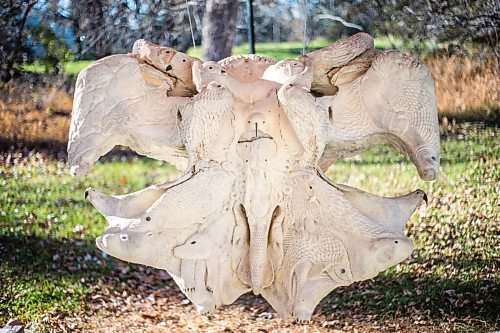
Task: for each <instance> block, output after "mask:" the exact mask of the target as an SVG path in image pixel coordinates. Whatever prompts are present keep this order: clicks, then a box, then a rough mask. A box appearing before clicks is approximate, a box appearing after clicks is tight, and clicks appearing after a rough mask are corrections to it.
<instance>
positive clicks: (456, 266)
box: [0, 124, 500, 332]
mask: <svg viewBox="0 0 500 333" xmlns="http://www.w3.org/2000/svg"><path fill="white" fill-rule="evenodd" d="M442 143H443V147H442V156H443V157H442V175H441V177H440V178H439V180H438V181H436V182H431V183H426V182H423V181H421V180H420V179H419V178H418V176H417V173H416V171H415V168H414V167H413V166H412V165H411V164H410V163H409V161H408V160H407V159H406V158H404V157H402V156H401V155H397V154H395V153H393V152H391V151H389V150H388V149H387V148H385V147H379V148H374V149H372V150H371V151H369V152H367V153H364V154H363V155H361V156H358V157H355V158H351V159H350V160H348V161H343V162H341V163H338V164H336V165H334V166H332V167H331V168H330V170H329V172H328V175H329V176H330V177H331V178H332V179H334V180H335V181H337V182H340V183H345V184H349V185H352V186H355V187H358V188H361V189H363V190H367V191H369V192H372V193H376V194H379V195H397V194H403V193H407V192H409V191H412V190H414V189H417V188H421V189H423V190H425V191H426V192H427V194H428V196H429V204H428V205H423V206H422V207H420V209H419V210H418V211H417V212H416V213H415V214H414V215H413V217H412V219H411V221H410V222H409V223H408V226H407V228H406V233H407V235H409V237H410V238H411V239H412V240H413V241H414V242H415V245H416V246H415V251H414V253H413V254H412V256H411V257H410V258H409V259H408V260H406V261H405V262H403V263H402V264H399V265H397V266H395V267H394V268H391V269H389V270H388V271H386V272H384V273H382V274H380V275H379V276H377V277H376V278H375V279H373V280H370V281H366V282H361V283H355V284H354V285H352V286H349V287H343V288H339V289H337V290H335V291H333V292H332V293H331V294H330V295H329V296H328V297H327V298H325V299H324V300H323V301H322V302H321V304H320V305H319V306H318V308H317V309H316V312H315V315H314V320H313V322H312V323H311V330H312V331H323V330H324V331H327V330H330V329H332V330H333V329H346V328H349V327H350V328H355V329H358V330H360V332H365V331H370V332H371V331H373V332H378V331H391V330H392V331H393V330H397V329H398V328H397V326H398V325H399V326H398V327H399V330H403V331H407V332H413V331H415V332H416V331H420V332H443V331H446V330H448V331H453V332H455V331H457V332H491V331H492V330H495V329H500V327H499V326H498V309H499V308H500V302H499V301H500V297H499V294H500V290H499V288H500V276H499V251H500V246H499V243H498V235H499V234H500V224H499V221H500V212H499V202H498V198H499V187H498V186H499V185H498V184H500V169H499V168H498V162H499V158H500V149H499V147H500V140H499V137H498V130H497V128H491V127H486V128H485V127H482V126H478V125H469V124H463V125H460V126H454V127H450V128H449V130H446V131H445V132H444V133H443V136H442ZM0 158H1V160H0V185H1V190H0V327H2V325H4V324H5V323H6V322H7V321H8V320H9V318H16V319H18V320H20V321H21V322H22V323H24V324H29V328H30V329H31V330H33V331H36V332H45V331H47V332H49V331H51V330H52V331H58V330H59V329H60V328H61V327H65V328H66V329H68V328H71V329H72V330H71V331H78V330H83V331H96V330H97V331H99V329H98V328H96V327H97V326H95V325H98V323H101V325H104V324H102V323H103V322H104V323H106V322H107V321H106V320H108V323H113V324H116V323H117V322H119V321H120V320H123V321H124V322H125V321H126V320H127V318H135V317H133V316H138V318H139V319H137V320H138V322H137V323H136V325H139V327H153V328H154V327H157V330H156V329H154V330H152V331H151V332H155V331H160V330H159V329H160V327H164V326H165V325H167V327H168V325H172V327H184V326H183V325H184V324H185V325H187V326H186V327H187V328H186V327H185V329H186V330H187V329H188V328H189V327H191V328H192V329H194V330H195V331H196V330H197V329H198V330H203V331H205V330H207V329H208V328H212V329H213V330H214V331H218V330H222V329H221V326H214V325H216V324H215V323H220V321H221V320H224V321H225V322H226V324H225V325H226V326H225V327H226V328H228V327H229V328H231V327H235V329H236V330H238V331H241V330H255V329H257V328H262V329H269V328H270V327H271V328H272V327H273V325H281V324H279V321H278V319H277V318H276V314H275V313H274V312H273V311H272V310H271V309H270V308H269V306H267V305H266V304H265V302H263V301H262V299H261V298H259V297H256V296H250V295H248V296H244V297H242V299H240V300H238V301H237V303H236V304H234V305H231V306H227V307H224V308H222V309H220V310H218V314H215V315H213V316H211V317H210V316H209V317H207V316H199V315H197V314H196V313H195V312H194V310H193V307H192V305H187V304H186V303H184V304H183V305H181V303H180V302H181V301H182V299H183V297H182V295H181V293H180V291H179V290H178V288H177V287H176V286H175V285H174V284H173V282H172V281H171V280H169V279H168V276H167V277H166V276H165V274H164V273H163V272H161V271H159V270H156V269H151V268H145V267H143V266H138V265H132V264H127V263H123V262H121V261H119V260H115V259H113V258H110V257H108V256H106V255H104V254H103V253H101V252H100V251H99V250H98V249H97V248H96V246H95V245H94V239H95V237H96V236H98V235H100V234H101V233H102V232H103V231H104V229H105V221H104V218H103V217H102V216H101V215H100V214H98V213H97V211H96V210H95V209H94V208H93V207H92V206H91V204H90V203H89V202H88V201H86V200H84V198H83V192H84V190H85V188H87V187H89V186H92V187H94V188H99V189H103V190H105V191H107V192H108V193H128V192H131V191H136V190H139V189H142V188H144V187H145V186H148V185H150V184H153V183H156V182H160V181H164V180H167V179H173V178H175V177H176V176H178V175H179V172H178V171H177V170H176V169H175V168H173V167H171V166H169V165H168V164H165V163H160V162H156V161H152V160H149V159H146V158H136V157H133V158H128V159H127V160H122V159H120V158H117V157H110V158H108V161H107V162H105V163H99V164H98V165H96V167H95V168H94V169H93V171H92V173H91V174H90V175H89V176H87V177H84V178H72V177H71V176H69V173H68V168H67V166H66V164H65V163H64V162H63V161H57V160H51V159H48V158H46V157H44V156H43V155H42V154H40V153H31V154H30V155H29V156H28V157H23V156H21V154H17V153H3V155H1V157H0ZM144 309H150V310H148V311H147V313H146V314H145V312H144V311H145V310H144ZM127 311H129V312H127ZM155 311H156V312H155ZM241 312H243V313H241ZM152 313H154V315H153V314H152ZM233 317H234V318H233ZM200 318H201V319H200ZM203 318H208V320H207V319H203ZM222 318H223V319H222ZM244 318H250V319H251V320H250V321H249V322H242V323H240V324H238V325H236V324H234V322H233V319H234V321H241V320H245V319H244ZM263 318H264V319H263ZM186 323H187V324H186ZM227 323H229V324H227ZM231 323H232V324H231ZM233 324H234V325H235V326H234V325H233ZM110 325H111V324H110ZM130 325H132V324H130ZM148 325H149V326H148ZM155 325H156V326H155ZM162 325H163V326H162ZM189 325H191V326H189ZM210 325H212V326H210ZM217 325H219V324H217ZM228 325H229V326H228ZM231 325H233V326H231ZM346 325H347V326H346ZM349 325H350V326H349ZM401 325H403V326H401ZM405 325H406V326H405ZM133 327H134V326H129V331H130V330H132V329H133ZM101 329H102V327H101ZM121 329H123V327H122V328H121ZM293 329H295V328H293V326H292V329H291V330H293ZM297 329H298V328H297ZM117 330H118V328H117ZM132 331H134V330H132ZM300 331H302V330H300ZM148 332H149V331H148Z"/></svg>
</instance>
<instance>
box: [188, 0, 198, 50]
mask: <svg viewBox="0 0 500 333" xmlns="http://www.w3.org/2000/svg"><path fill="white" fill-rule="evenodd" d="M186 10H187V14H188V20H189V29H191V38H192V40H193V51H194V56H195V57H198V54H197V52H196V41H195V40H194V32H193V23H192V22H191V13H190V11H189V3H188V0H186Z"/></svg>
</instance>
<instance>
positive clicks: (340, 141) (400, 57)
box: [307, 34, 440, 180]
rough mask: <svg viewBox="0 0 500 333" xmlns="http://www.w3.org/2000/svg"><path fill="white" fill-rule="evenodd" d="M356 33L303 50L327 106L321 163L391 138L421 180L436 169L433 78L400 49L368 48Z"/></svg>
mask: <svg viewBox="0 0 500 333" xmlns="http://www.w3.org/2000/svg"><path fill="white" fill-rule="evenodd" d="M370 39H371V37H369V36H368V35H366V34H357V35H354V36H353V37H351V38H349V39H347V40H345V41H343V42H339V43H335V44H333V45H332V46H330V47H327V48H324V49H321V50H317V51H315V52H312V53H309V54H307V56H308V57H309V58H311V59H312V63H313V71H314V76H313V82H312V87H311V92H312V93H313V94H314V95H316V96H322V97H320V98H318V100H317V101H318V105H319V106H320V107H321V108H323V109H324V110H325V111H327V112H328V116H329V129H328V132H329V133H328V144H327V145H326V148H325V152H324V154H323V156H322V158H321V160H320V166H321V168H322V169H326V168H328V167H329V166H330V164H332V163H333V162H334V161H336V160H339V159H342V158H345V157H347V156H350V155H354V154H357V153H359V152H361V151H363V150H365V149H367V148H369V147H370V146H372V145H377V144H389V145H391V146H392V147H393V148H395V149H396V150H397V151H399V152H402V153H404V154H406V155H408V156H409V157H410V158H411V160H412V161H413V163H414V164H415V165H416V167H417V171H418V173H419V175H420V177H421V178H422V179H424V180H433V179H436V177H437V175H438V173H439V159H440V147H439V124H438V118H437V107H436V97H435V90H434V81H433V78H432V75H431V73H430V71H429V70H428V68H427V67H426V66H425V65H424V64H423V63H421V62H419V61H417V60H415V59H414V58H412V57H410V56H408V55H404V54H402V53H400V52H398V51H385V52H381V51H376V50H373V49H370V48H369V46H370V43H369V40H370Z"/></svg>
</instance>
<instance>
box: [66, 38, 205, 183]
mask: <svg viewBox="0 0 500 333" xmlns="http://www.w3.org/2000/svg"><path fill="white" fill-rule="evenodd" d="M139 42H141V41H138V42H137V43H136V45H134V51H135V53H131V54H128V55H114V56H110V57H106V58H103V59H100V60H98V61H96V62H95V63H93V64H91V65H90V66H89V67H87V68H86V69H84V70H83V71H82V72H81V73H80V74H79V76H78V79H77V83H76V89H75V96H74V103H73V115H72V121H71V128H70V134H69V142H68V157H69V162H70V166H71V173H72V174H76V175H85V174H87V173H88V172H89V170H90V168H91V166H92V165H93V164H94V163H95V162H96V161H97V160H98V159H99V157H100V156H102V155H104V154H106V153H107V152H109V151H110V150H111V149H112V148H113V147H114V146H116V145H123V146H129V147H130V148H131V149H133V150H135V151H136V152H138V153H139V154H142V155H146V156H149V157H152V158H155V159H158V160H164V161H168V162H170V163H173V164H174V165H176V166H177V167H179V168H181V169H183V168H184V167H185V166H186V164H187V159H186V152H185V148H184V146H183V144H182V142H181V137H180V130H179V121H178V119H177V114H178V111H179V109H180V108H182V107H183V105H184V104H185V103H187V102H188V101H189V96H192V95H193V94H194V93H195V91H196V89H195V87H194V83H193V82H192V74H191V67H192V64H193V62H194V61H197V60H196V59H194V58H191V57H188V56H186V55H185V54H182V53H180V52H176V51H175V50H174V49H171V48H167V47H158V46H156V45H154V44H150V43H149V44H144V43H146V42H144V43H142V42H141V43H139ZM141 45H142V46H141ZM139 46H141V47H139ZM145 49H146V50H148V52H149V53H148V52H146V51H145ZM167 52H168V53H167ZM166 63H168V65H165V64H166Z"/></svg>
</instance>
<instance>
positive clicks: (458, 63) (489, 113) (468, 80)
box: [427, 56, 500, 120]
mask: <svg viewBox="0 0 500 333" xmlns="http://www.w3.org/2000/svg"><path fill="white" fill-rule="evenodd" d="M427 66H429V68H430V70H431V72H432V74H433V76H434V79H435V82H436V97H437V105H438V109H439V113H440V115H441V116H446V117H448V118H458V119H463V120H494V118H495V117H496V118H498V112H499V104H500V90H499V88H500V73H499V67H498V62H497V60H496V59H495V57H494V56H483V57H481V58H479V57H472V58H471V57H468V58H466V57H460V56H452V57H435V58H432V59H429V60H428V61H427Z"/></svg>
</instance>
